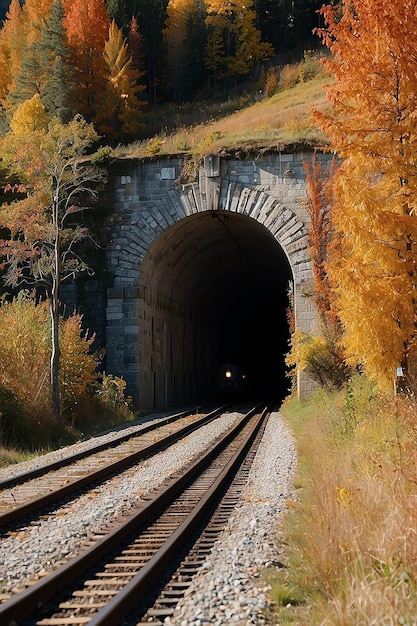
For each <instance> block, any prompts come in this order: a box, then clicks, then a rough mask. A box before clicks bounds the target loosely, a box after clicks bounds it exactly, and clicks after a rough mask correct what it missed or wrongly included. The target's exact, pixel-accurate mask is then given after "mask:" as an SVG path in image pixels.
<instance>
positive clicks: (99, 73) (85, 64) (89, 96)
mask: <svg viewBox="0 0 417 626" xmlns="http://www.w3.org/2000/svg"><path fill="white" fill-rule="evenodd" d="M63 4H64V10H65V19H64V27H65V29H66V33H67V38H68V44H69V46H70V58H71V62H72V66H73V68H74V80H75V84H76V89H75V92H74V103H73V106H74V110H75V111H77V113H80V114H81V115H82V116H83V117H84V118H85V119H86V120H88V121H90V122H91V121H94V120H95V116H96V113H97V110H98V107H99V106H100V101H101V98H102V95H103V93H104V91H105V87H106V78H105V73H106V67H105V63H104V56H103V54H104V46H105V43H106V40H107V36H108V32H109V26H110V19H109V16H108V14H107V11H106V7H105V4H104V0H64V3H63Z"/></svg>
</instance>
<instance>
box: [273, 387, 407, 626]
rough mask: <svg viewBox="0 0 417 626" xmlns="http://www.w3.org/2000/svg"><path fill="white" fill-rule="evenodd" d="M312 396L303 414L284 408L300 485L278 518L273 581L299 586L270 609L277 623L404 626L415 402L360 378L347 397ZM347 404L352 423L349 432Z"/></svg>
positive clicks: (337, 625)
mask: <svg viewBox="0 0 417 626" xmlns="http://www.w3.org/2000/svg"><path fill="white" fill-rule="evenodd" d="M352 398H353V402H352ZM313 404H314V407H315V408H314V410H312V409H311V406H310V408H309V411H310V413H309V415H308V416H306V413H305V410H304V409H303V407H302V406H301V405H299V403H294V402H292V406H288V407H286V408H284V412H285V413H286V414H287V416H288V417H289V420H290V422H291V423H292V424H293V425H294V427H295V431H296V432H297V439H298V448H299V454H300V458H301V459H302V475H301V477H300V484H301V485H302V488H301V490H300V501H299V502H298V503H297V506H296V507H295V510H294V511H293V512H292V513H290V514H289V515H288V518H287V521H286V524H285V537H286V541H287V543H288V554H289V557H288V561H287V568H286V569H285V571H284V573H283V574H281V581H280V584H286V585H288V586H289V587H292V588H301V589H302V590H303V601H302V603H299V604H298V606H293V607H288V606H287V607H281V608H277V611H278V614H279V615H280V619H281V621H280V623H283V624H285V623H288V624H289V623H291V624H309V625H311V626H313V625H315V624H317V625H320V626H324V625H326V626H327V625H329V626H330V625H331V626H348V625H349V626H350V625H355V626H360V625H364V626H365V625H371V624H375V625H376V624H378V625H387V626H388V625H396V624H408V625H409V626H411V625H412V624H415V623H416V619H415V615H417V593H416V592H417V589H416V576H417V529H416V519H417V487H416V480H417V470H416V461H417V451H416V450H417V448H416V443H417V432H416V428H415V424H414V420H415V413H416V407H415V406H414V405H413V404H411V403H409V402H408V401H407V400H406V399H405V398H397V400H396V401H393V400H392V399H389V398H386V397H385V398H382V397H380V396H379V397H377V396H376V395H375V393H374V392H373V390H371V389H368V390H366V386H364V385H363V381H362V380H361V381H360V384H359V382H356V383H355V388H354V391H353V394H352V391H351V393H350V400H349V403H346V397H344V396H343V395H339V396H337V397H335V396H332V397H329V396H325V395H324V394H322V395H321V396H320V398H319V399H318V398H316V399H315V401H314V403H313ZM296 405H298V406H296ZM346 411H348V412H349V413H350V415H349V416H348V419H349V420H353V421H354V423H355V425H354V427H353V428H352V429H351V430H350V434H349V435H347V434H346V433H347V431H346V428H345V424H346ZM297 413H298V415H297ZM300 413H304V418H303V419H302V421H301V420H300ZM277 604H279V603H277Z"/></svg>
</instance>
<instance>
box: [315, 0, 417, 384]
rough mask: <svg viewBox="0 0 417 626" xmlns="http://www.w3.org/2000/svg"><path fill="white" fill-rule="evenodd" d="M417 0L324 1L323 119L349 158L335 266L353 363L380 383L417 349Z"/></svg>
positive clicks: (338, 199)
mask: <svg viewBox="0 0 417 626" xmlns="http://www.w3.org/2000/svg"><path fill="white" fill-rule="evenodd" d="M416 5H417V3H416V2H415V0H405V2H403V3H402V4H401V6H400V5H399V4H398V3H396V2H392V1H390V2H388V0H378V2H377V3H375V2H374V0H360V1H359V0H346V1H343V2H342V3H341V4H340V5H339V4H338V5H337V7H336V6H335V7H333V6H326V7H323V8H322V10H321V13H322V14H323V16H324V20H325V28H323V29H321V30H319V35H321V37H322V38H323V41H324V43H325V44H326V45H327V46H328V47H329V49H330V51H331V52H332V56H331V57H330V58H329V59H327V60H326V61H325V65H326V67H327V69H328V70H329V71H330V73H331V74H333V76H334V77H335V79H336V81H335V83H334V84H333V85H331V86H328V87H327V97H328V99H329V101H330V102H331V104H332V105H333V109H332V111H331V112H330V113H329V114H324V113H319V112H316V113H315V118H316V121H317V124H318V125H319V126H320V128H321V129H322V130H324V131H325V132H326V133H327V134H328V136H329V137H330V139H331V149H332V150H333V151H334V152H336V153H337V154H338V155H339V156H340V157H342V158H343V164H342V166H341V168H340V170H339V172H338V174H337V175H336V177H335V204H334V208H333V214H332V220H333V227H334V241H335V246H334V250H335V252H337V253H335V254H333V258H332V263H331V264H330V265H329V267H328V271H329V275H330V278H331V281H332V284H333V288H334V290H335V293H336V295H337V307H338V311H339V316H340V319H341V321H342V323H343V326H344V345H345V347H346V354H347V356H348V360H349V362H350V363H351V364H361V365H363V367H364V368H365V371H367V372H368V373H369V375H370V376H371V377H372V378H374V379H376V380H377V381H378V382H379V383H380V384H381V385H382V386H388V385H392V383H393V380H394V377H395V374H396V368H397V366H400V365H403V366H404V365H407V364H408V363H409V362H410V359H411V358H412V357H413V354H415V352H416V343H415V342H416V268H415V265H416V261H417V257H416V245H417V219H416V216H415V210H416V207H417V176H416V171H417V170H416V165H417V134H416V132H415V120H416V115H417V99H416V93H417V72H416V69H417V66H416V60H417V40H416V36H415V35H416V33H417V11H416V8H417V6H416Z"/></svg>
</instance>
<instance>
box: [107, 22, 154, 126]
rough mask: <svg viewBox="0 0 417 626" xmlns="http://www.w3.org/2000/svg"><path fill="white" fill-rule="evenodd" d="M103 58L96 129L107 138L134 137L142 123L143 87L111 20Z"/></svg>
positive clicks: (126, 48)
mask: <svg viewBox="0 0 417 626" xmlns="http://www.w3.org/2000/svg"><path fill="white" fill-rule="evenodd" d="M104 61H105V65H106V69H107V73H106V78H107V84H106V91H105V93H104V94H103V100H102V105H101V107H100V108H99V109H98V114H97V116H96V119H97V125H98V128H99V130H100V131H101V132H102V133H104V134H105V135H106V136H109V137H115V136H116V137H117V136H120V135H121V136H124V137H132V136H135V134H136V133H137V131H138V130H139V128H141V126H142V115H143V114H142V111H141V109H143V106H144V102H143V101H142V102H141V101H140V100H139V99H138V94H139V93H140V92H142V91H143V90H144V88H145V87H144V86H143V85H140V84H138V81H139V78H140V76H141V73H140V72H139V71H137V70H135V69H133V68H132V57H131V56H130V54H129V51H128V47H127V44H126V41H125V39H124V38H123V34H122V31H121V30H120V28H118V26H117V24H116V22H115V21H114V20H113V21H112V23H111V24H110V28H109V37H108V40H107V41H106V44H105V46H104ZM142 75H143V72H142Z"/></svg>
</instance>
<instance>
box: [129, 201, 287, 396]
mask: <svg viewBox="0 0 417 626" xmlns="http://www.w3.org/2000/svg"><path fill="white" fill-rule="evenodd" d="M292 280H293V277H292V272H291V268H290V264H289V262H288V259H287V257H286V255H285V253H284V251H283V250H282V248H281V246H280V245H279V243H278V242H277V241H276V239H275V238H274V237H273V235H272V234H271V233H270V232H269V231H268V230H267V229H266V228H265V227H264V226H263V225H262V224H260V223H258V222H257V221H256V220H254V219H252V218H250V217H247V216H245V215H242V214H239V213H234V212H231V211H206V212H202V213H198V214H195V215H192V216H189V217H187V218H184V219H182V220H180V221H179V222H177V223H176V224H175V225H174V226H171V227H170V228H168V229H167V230H166V231H165V232H164V233H163V234H162V235H161V236H160V237H159V238H158V239H157V240H156V241H155V242H154V243H153V244H152V246H151V247H150V248H149V250H148V253H147V254H146V256H145V258H144V260H143V261H142V264H141V268H140V275H139V293H140V298H139V372H140V381H139V385H140V388H139V393H140V399H141V400H140V403H141V406H147V407H148V408H164V407H168V406H174V405H180V404H184V403H189V402H194V401H200V400H203V399H208V398H210V397H212V396H213V395H214V394H215V389H216V379H217V370H218V367H219V365H220V364H221V363H225V362H233V363H238V364H240V365H242V366H243V367H244V368H245V369H246V372H247V379H248V384H249V388H250V389H251V391H252V392H253V393H255V394H259V393H262V392H272V393H274V394H275V395H276V396H277V397H281V398H282V397H284V395H285V394H286V391H287V389H288V379H287V377H286V374H285V366H284V355H285V353H286V351H287V349H288V338H289V330H288V324H287V318H286V311H287V307H288V289H289V285H290V284H291V283H292Z"/></svg>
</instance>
